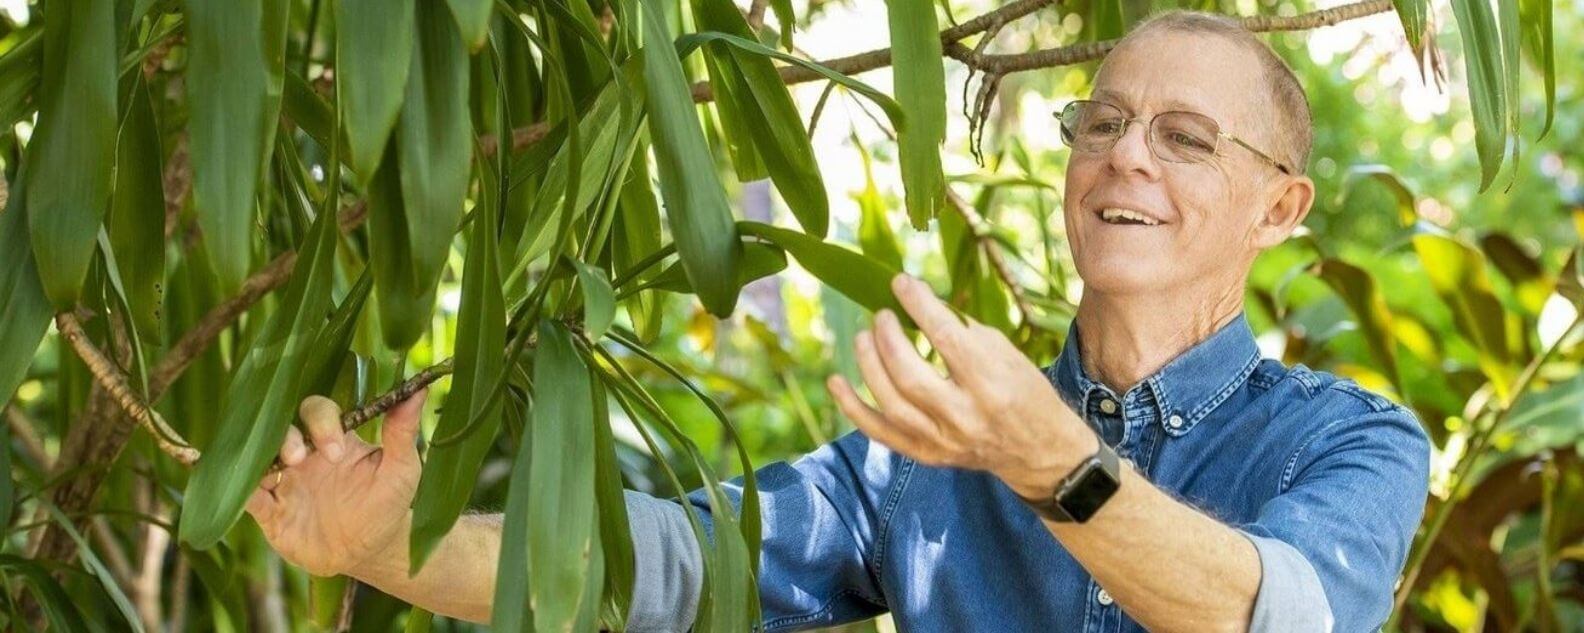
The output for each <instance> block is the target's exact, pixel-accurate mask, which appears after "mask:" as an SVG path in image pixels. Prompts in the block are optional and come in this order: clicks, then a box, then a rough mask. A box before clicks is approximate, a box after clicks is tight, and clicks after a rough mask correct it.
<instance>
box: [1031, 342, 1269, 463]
mask: <svg viewBox="0 0 1584 633" xmlns="http://www.w3.org/2000/svg"><path fill="white" fill-rule="evenodd" d="M1078 341H1079V338H1078V322H1077V321H1076V320H1074V321H1073V323H1072V325H1071V326H1070V327H1069V329H1068V334H1067V345H1066V346H1065V347H1064V348H1063V349H1062V352H1061V356H1059V357H1058V358H1057V359H1056V362H1055V363H1053V364H1051V365H1050V367H1048V368H1047V370H1046V375H1047V377H1048V378H1050V379H1051V381H1052V382H1053V383H1054V384H1055V385H1056V390H1057V391H1058V392H1059V393H1060V394H1061V396H1062V399H1063V400H1066V401H1067V404H1068V406H1070V407H1072V408H1073V409H1074V410H1076V411H1080V412H1082V411H1086V410H1087V408H1086V405H1087V403H1088V401H1089V399H1090V398H1091V397H1092V396H1093V395H1094V393H1095V392H1097V391H1100V392H1105V393H1110V390H1109V389H1107V388H1106V387H1105V385H1102V384H1100V383H1099V382H1097V381H1095V380H1093V379H1092V378H1090V377H1089V375H1088V374H1087V373H1086V372H1085V371H1084V369H1083V357H1082V352H1081V350H1079V342H1078ZM1259 361H1260V352H1259V347H1258V346H1257V345H1256V344H1255V342H1254V332H1253V330H1251V329H1249V325H1248V319H1247V317H1246V316H1245V315H1244V314H1243V313H1241V312H1240V313H1238V315H1237V317H1236V318H1234V319H1232V321H1231V322H1230V323H1227V324H1226V325H1224V326H1222V327H1221V329H1219V330H1217V331H1216V332H1215V333H1214V334H1211V335H1210V337H1209V338H1206V339H1205V340H1203V341H1200V342H1198V343H1196V344H1194V346H1193V347H1190V348H1188V350H1187V351H1184V352H1183V353H1181V354H1178V355H1177V357H1176V358H1173V359H1172V360H1171V361H1170V362H1168V363H1166V365H1165V366H1164V367H1162V368H1160V370H1159V371H1156V372H1155V373H1154V374H1151V375H1150V376H1149V377H1147V378H1145V379H1144V380H1141V381H1139V384H1137V385H1134V386H1133V388H1132V389H1131V390H1129V392H1128V393H1127V394H1125V395H1123V396H1122V399H1123V400H1124V401H1129V400H1134V399H1137V398H1138V397H1140V396H1143V395H1145V394H1142V393H1140V394H1135V393H1134V392H1141V391H1142V390H1145V389H1148V390H1149V391H1150V392H1151V393H1150V394H1148V395H1152V396H1154V397H1153V401H1154V404H1155V407H1156V409H1157V412H1158V413H1159V414H1160V415H1159V418H1158V419H1159V420H1160V424H1161V427H1162V428H1163V429H1165V430H1166V432H1167V433H1168V434H1170V435H1173V436H1180V435H1183V434H1185V433H1187V432H1189V431H1191V430H1193V427H1194V426H1195V425H1197V424H1199V421H1200V420H1203V419H1204V418H1205V416H1207V415H1209V414H1210V412H1211V411H1214V410H1215V408H1216V407H1217V406H1220V404H1221V403H1222V402H1225V401H1226V399H1227V398H1228V397H1229V396H1231V395H1232V392H1234V391H1237V389H1238V387H1241V386H1243V383H1244V382H1245V381H1246V380H1248V377H1249V374H1251V373H1253V371H1254V367H1255V366H1256V365H1258V364H1259Z"/></svg>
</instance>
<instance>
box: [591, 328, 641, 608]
mask: <svg viewBox="0 0 1584 633" xmlns="http://www.w3.org/2000/svg"><path fill="white" fill-rule="evenodd" d="M584 361H585V362H586V363H588V364H590V365H593V364H594V362H595V361H594V360H593V359H592V358H589V357H587V356H585V357H584ZM590 384H591V386H592V390H593V398H594V400H593V402H594V496H595V500H596V501H597V502H598V504H599V534H598V536H599V541H600V547H601V549H602V550H603V554H604V558H605V585H606V590H605V593H606V594H608V598H607V599H608V600H609V601H610V602H611V603H612V604H611V607H612V609H613V611H614V612H615V615H616V617H615V618H614V621H612V622H610V623H609V625H610V626H609V629H610V630H612V631H620V630H623V629H625V628H626V626H625V623H626V620H627V612H628V610H629V608H630V607H631V606H632V596H633V589H634V587H633V583H634V582H635V579H636V577H637V570H636V569H635V567H634V566H635V565H636V562H635V560H636V555H635V554H634V552H633V543H632V529H631V527H630V526H629V522H628V520H627V494H626V492H625V491H624V490H623V487H622V474H621V468H620V465H619V464H618V463H617V455H616V441H615V437H614V434H613V433H612V432H611V420H610V411H609V409H608V407H609V402H608V400H607V399H606V398H607V397H606V394H605V383H603V382H601V381H598V380H595V381H593V382H592V383H590Z"/></svg>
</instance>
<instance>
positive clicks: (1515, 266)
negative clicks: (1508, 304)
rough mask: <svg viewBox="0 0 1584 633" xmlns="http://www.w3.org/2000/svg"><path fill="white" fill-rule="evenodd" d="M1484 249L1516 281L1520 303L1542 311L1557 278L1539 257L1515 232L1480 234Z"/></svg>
mask: <svg viewBox="0 0 1584 633" xmlns="http://www.w3.org/2000/svg"><path fill="white" fill-rule="evenodd" d="M1479 246H1480V250H1481V251H1483V252H1484V253H1485V257H1487V258H1489V259H1490V262H1491V263H1492V264H1494V265H1495V266H1496V270H1498V271H1501V274H1502V276H1503V277H1506V278H1507V281H1508V282H1510V283H1511V284H1512V291H1513V295H1514V297H1515V298H1516V299H1517V300H1518V305H1519V306H1520V307H1522V308H1523V310H1524V311H1525V312H1527V313H1529V314H1531V315H1538V314H1540V310H1541V308H1544V307H1545V302H1546V299H1548V298H1550V297H1551V291H1552V290H1554V289H1555V288H1556V281H1555V280H1553V279H1552V278H1551V276H1550V275H1549V274H1547V273H1546V271H1545V268H1544V266H1543V265H1542V264H1541V263H1540V260H1539V259H1536V258H1535V257H1533V256H1531V255H1530V254H1529V253H1527V252H1525V251H1524V247H1523V245H1521V244H1519V243H1518V241H1517V240H1514V239H1513V238H1512V236H1510V235H1508V234H1506V233H1502V232H1491V233H1486V234H1485V235H1482V236H1480V240H1479Z"/></svg>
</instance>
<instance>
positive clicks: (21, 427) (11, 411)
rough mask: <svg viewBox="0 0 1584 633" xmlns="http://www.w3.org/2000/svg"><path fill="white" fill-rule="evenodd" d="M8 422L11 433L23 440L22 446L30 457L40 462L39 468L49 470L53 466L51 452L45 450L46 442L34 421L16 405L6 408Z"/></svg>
mask: <svg viewBox="0 0 1584 633" xmlns="http://www.w3.org/2000/svg"><path fill="white" fill-rule="evenodd" d="M5 415H6V423H8V424H10V425H11V433H12V434H14V435H16V436H17V437H18V438H20V439H21V440H22V448H23V450H25V451H27V454H28V457H30V458H32V459H33V461H35V462H38V465H39V468H41V469H43V470H45V471H48V470H49V469H50V466H51V463H50V462H51V461H52V460H51V459H50V456H49V453H46V452H44V442H43V440H40V439H39V434H38V430H37V429H36V428H34V426H33V421H32V420H30V419H28V417H27V414H25V413H23V412H22V410H21V409H18V408H17V407H15V406H8V407H6V408H5Z"/></svg>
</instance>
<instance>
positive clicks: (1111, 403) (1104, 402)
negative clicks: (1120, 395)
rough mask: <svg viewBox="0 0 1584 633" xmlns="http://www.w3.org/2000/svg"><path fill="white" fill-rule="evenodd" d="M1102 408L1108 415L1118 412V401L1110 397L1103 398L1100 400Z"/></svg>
mask: <svg viewBox="0 0 1584 633" xmlns="http://www.w3.org/2000/svg"><path fill="white" fill-rule="evenodd" d="M1100 410H1101V411H1104V412H1105V413H1106V414H1107V415H1110V414H1112V413H1116V401H1115V400H1112V399H1110V398H1103V399H1101V400H1100Z"/></svg>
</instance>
